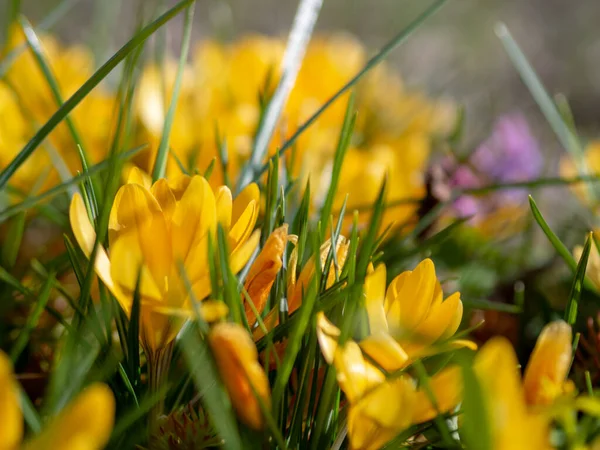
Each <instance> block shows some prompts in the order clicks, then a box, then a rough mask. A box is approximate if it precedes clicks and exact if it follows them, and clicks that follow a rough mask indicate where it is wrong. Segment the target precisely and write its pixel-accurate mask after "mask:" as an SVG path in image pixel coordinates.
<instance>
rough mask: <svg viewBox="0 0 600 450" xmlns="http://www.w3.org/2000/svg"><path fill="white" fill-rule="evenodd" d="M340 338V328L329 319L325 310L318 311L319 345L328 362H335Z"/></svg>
mask: <svg viewBox="0 0 600 450" xmlns="http://www.w3.org/2000/svg"><path fill="white" fill-rule="evenodd" d="M339 338H340V330H339V328H338V327H336V326H335V325H334V324H332V323H331V322H330V321H329V320H327V317H325V313H324V312H323V311H320V312H318V313H317V339H318V340H319V347H321V352H322V353H323V358H324V359H325V361H327V364H332V363H333V357H334V355H335V352H336V350H337V348H338V340H339Z"/></svg>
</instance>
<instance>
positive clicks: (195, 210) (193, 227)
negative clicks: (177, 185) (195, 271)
mask: <svg viewBox="0 0 600 450" xmlns="http://www.w3.org/2000/svg"><path fill="white" fill-rule="evenodd" d="M216 226H217V207H216V203H215V196H214V194H213V191H212V189H211V187H210V185H209V184H208V182H207V181H206V179H204V178H203V177H201V176H199V175H196V176H194V177H192V179H191V181H190V183H189V185H188V187H187V189H186V190H185V192H184V193H183V195H182V196H181V200H180V201H179V202H178V203H177V207H176V209H175V213H174V214H173V217H172V225H171V236H172V239H173V254H174V255H175V257H176V259H178V260H182V261H185V260H186V258H187V255H188V253H189V250H190V248H191V247H192V245H193V244H194V243H195V242H196V241H199V240H200V239H204V238H205V235H206V233H208V232H211V233H214V231H215V230H216ZM186 267H188V263H187V261H186Z"/></svg>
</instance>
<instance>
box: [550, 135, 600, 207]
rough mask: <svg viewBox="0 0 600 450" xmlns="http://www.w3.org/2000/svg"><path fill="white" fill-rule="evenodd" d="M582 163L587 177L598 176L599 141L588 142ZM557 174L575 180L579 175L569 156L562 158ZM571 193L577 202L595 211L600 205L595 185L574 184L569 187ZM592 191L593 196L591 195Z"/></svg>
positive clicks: (599, 161) (599, 165) (599, 169)
mask: <svg viewBox="0 0 600 450" xmlns="http://www.w3.org/2000/svg"><path fill="white" fill-rule="evenodd" d="M582 162H583V165H584V169H585V174H587V175H598V174H600V141H598V140H596V141H592V142H590V143H589V144H588V145H587V146H586V148H585V152H584V154H583V158H582ZM559 173H560V176H561V177H564V178H575V177H577V176H579V175H581V174H580V173H579V170H578V167H577V165H576V164H575V161H574V160H573V158H572V157H571V156H564V157H563V158H562V159H561V161H560V166H559ZM570 188H571V190H572V191H573V193H574V194H575V195H576V196H577V197H578V198H579V200H580V201H581V202H582V203H583V204H584V205H587V206H589V207H590V208H592V209H594V210H596V209H597V208H598V206H599V205H600V203H598V201H599V200H600V199H598V198H597V197H598V195H597V194H596V193H595V191H597V190H598V185H597V183H594V184H590V183H584V182H582V183H574V184H571V185H570ZM592 189H593V190H594V195H592Z"/></svg>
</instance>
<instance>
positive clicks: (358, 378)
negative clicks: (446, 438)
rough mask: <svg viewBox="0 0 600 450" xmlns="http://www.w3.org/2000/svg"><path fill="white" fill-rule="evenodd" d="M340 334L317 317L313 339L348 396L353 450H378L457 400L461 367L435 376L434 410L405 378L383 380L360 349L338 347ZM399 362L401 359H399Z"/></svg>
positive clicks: (320, 315)
mask: <svg viewBox="0 0 600 450" xmlns="http://www.w3.org/2000/svg"><path fill="white" fill-rule="evenodd" d="M339 336H340V330H339V329H338V328H337V327H335V326H334V325H333V324H332V323H331V322H329V321H328V320H327V318H326V317H325V315H324V313H323V312H320V313H318V314H317V337H318V340H319V345H320V347H321V351H322V353H323V357H324V358H325V361H326V362H327V363H329V364H333V366H334V367H335V369H336V377H337V381H338V384H339V386H340V389H342V391H343V392H344V394H345V395H346V398H347V400H348V402H349V403H350V408H349V411H348V436H349V439H350V444H351V448H352V449H355V450H371V449H372V450H376V449H379V448H381V446H383V445H384V444H385V443H387V442H388V441H390V440H391V439H393V438H394V437H395V436H396V435H398V434H399V433H400V432H402V431H403V430H405V429H406V428H408V427H409V426H410V425H413V424H418V423H422V422H426V421H428V420H431V419H433V418H434V417H436V416H437V415H438V414H439V413H445V412H448V411H450V410H452V409H453V408H455V407H456V405H457V404H458V403H459V402H460V393H461V389H462V387H461V383H460V369H459V368H458V367H456V366H449V367H448V368H446V369H444V370H442V371H440V372H438V373H437V374H435V375H434V376H433V377H431V378H430V380H429V387H430V389H431V393H432V394H433V396H434V397H435V399H436V405H437V408H436V407H435V406H434V405H433V403H432V402H431V399H430V397H429V395H428V393H427V392H425V391H424V390H422V389H418V388H417V387H416V383H415V380H413V379H412V378H411V377H410V376H408V375H406V374H403V375H400V376H396V377H391V378H386V376H385V374H384V373H383V372H381V370H380V369H379V368H377V367H375V365H373V364H372V363H371V362H369V361H368V360H367V359H366V358H365V357H364V354H363V351H362V350H361V348H360V346H359V345H358V344H357V343H356V342H354V341H348V342H346V344H344V346H343V347H340V346H339V345H338V339H339ZM401 361H402V363H403V362H404V360H403V359H402V360H401Z"/></svg>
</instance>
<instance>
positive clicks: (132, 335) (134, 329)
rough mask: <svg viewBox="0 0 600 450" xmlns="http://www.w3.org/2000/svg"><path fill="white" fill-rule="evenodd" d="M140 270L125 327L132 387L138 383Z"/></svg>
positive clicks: (129, 375) (135, 386)
mask: <svg viewBox="0 0 600 450" xmlns="http://www.w3.org/2000/svg"><path fill="white" fill-rule="evenodd" d="M141 275H142V271H141V270H140V271H139V272H138V277H137V280H136V283H135V291H134V293H133V301H132V303H131V315H130V318H129V326H128V327H127V356H128V357H127V368H128V373H127V376H128V378H129V379H131V380H133V383H132V384H133V389H134V390H135V388H137V387H138V385H139V383H140V302H141V296H140V286H141V279H142V277H141Z"/></svg>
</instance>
